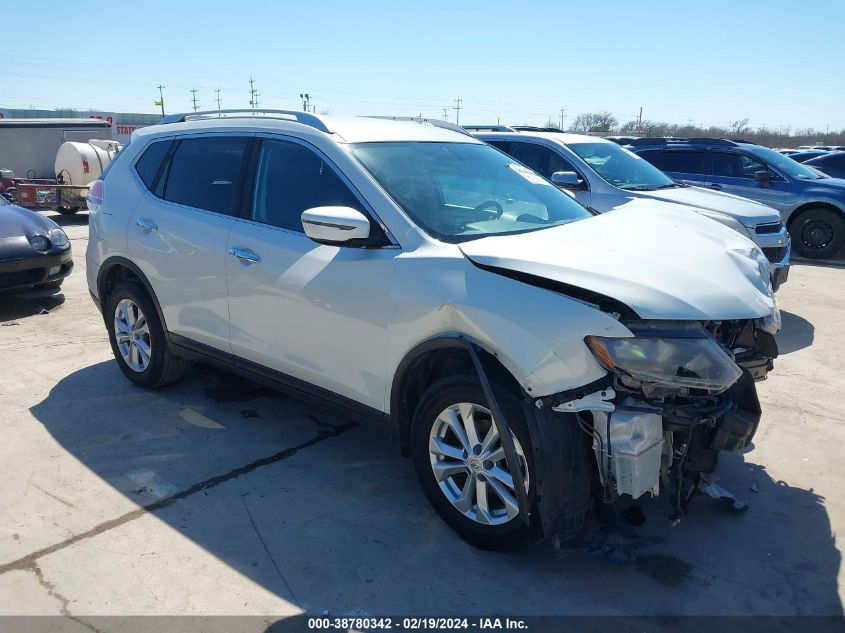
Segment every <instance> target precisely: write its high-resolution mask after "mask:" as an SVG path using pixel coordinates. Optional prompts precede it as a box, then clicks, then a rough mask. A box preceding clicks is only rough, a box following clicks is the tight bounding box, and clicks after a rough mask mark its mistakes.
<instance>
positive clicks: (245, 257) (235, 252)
mask: <svg viewBox="0 0 845 633" xmlns="http://www.w3.org/2000/svg"><path fill="white" fill-rule="evenodd" d="M229 255H231V256H232V257H236V258H237V259H238V260H239V261H240V262H241V263H242V264H245V265H246V266H251V265H252V264H260V263H261V258H260V257H259V256H258V255H256V254H255V253H253V252H252V251H244V250H241V249H239V248H230V249H229Z"/></svg>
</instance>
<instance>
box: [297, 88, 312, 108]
mask: <svg viewBox="0 0 845 633" xmlns="http://www.w3.org/2000/svg"><path fill="white" fill-rule="evenodd" d="M299 98H300V99H302V109H303V111H305V112H310V111H311V107H310V106H311V95H310V94H308V93H307V92H300V93H299Z"/></svg>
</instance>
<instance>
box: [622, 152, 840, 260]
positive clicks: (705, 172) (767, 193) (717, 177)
mask: <svg viewBox="0 0 845 633" xmlns="http://www.w3.org/2000/svg"><path fill="white" fill-rule="evenodd" d="M629 147H630V149H631V150H632V151H634V152H636V153H637V154H639V155H640V156H642V157H643V158H645V159H646V160H648V161H649V162H650V163H652V164H653V165H655V166H657V167H658V168H660V169H662V170H663V171H665V172H666V173H667V174H668V175H669V176H671V177H672V178H674V179H675V180H677V181H680V182H684V183H687V184H691V185H698V186H704V187H707V188H709V189H715V190H717V191H724V192H727V193H733V194H736V195H738V196H743V197H745V198H751V199H752V200H757V201H758V202H762V203H764V204H767V205H769V206H770V207H774V208H775V209H777V210H778V211H780V214H781V217H782V218H783V221H784V222H785V223H786V227H787V229H789V232H790V234H791V235H792V245H793V248H794V249H795V251H796V252H797V253H798V254H799V255H801V256H802V257H809V258H813V259H819V258H821V259H824V258H829V257H833V256H835V255H836V254H837V253H839V251H840V250H841V249H842V246H843V244H845V180H840V179H838V178H827V177H825V176H824V175H822V174H821V173H820V172H818V171H815V170H814V169H811V168H809V167H806V166H805V165H802V164H801V163H798V162H796V161H794V160H792V158H790V157H787V156H784V155H783V154H779V153H778V152H776V151H774V150H772V149H768V148H766V147H762V146H760V145H752V144H749V143H736V142H734V141H727V140H724V139H716V138H691V139H684V140H671V141H669V140H666V139H660V138H643V139H638V140H636V141H634V143H632V144H631V145H630V146H629Z"/></svg>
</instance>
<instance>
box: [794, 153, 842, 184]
mask: <svg viewBox="0 0 845 633" xmlns="http://www.w3.org/2000/svg"><path fill="white" fill-rule="evenodd" d="M804 164H805V165H808V166H810V167H813V168H814V169H817V170H819V171H821V172H823V173H824V174H826V175H828V176H830V177H831V178H845V152H830V153H828V154H825V155H823V156H818V157H816V158H811V159H810V160H808V161H807V162H806V163H804Z"/></svg>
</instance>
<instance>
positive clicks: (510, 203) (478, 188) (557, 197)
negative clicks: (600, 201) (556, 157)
mask: <svg viewBox="0 0 845 633" xmlns="http://www.w3.org/2000/svg"><path fill="white" fill-rule="evenodd" d="M352 153H353V155H354V156H355V158H357V159H358V161H359V162H360V163H361V164H362V165H363V166H364V168H365V169H366V170H367V171H368V172H369V173H370V174H371V175H372V176H373V178H375V179H376V181H378V183H379V184H380V185H381V186H382V187H383V188H384V189H385V191H387V193H388V194H389V195H390V196H391V197H392V198H393V200H395V201H396V203H397V204H398V205H399V206H400V207H402V209H403V210H404V211H405V212H406V213H407V214H408V215H409V216H410V217H411V219H412V220H413V221H414V222H415V223H416V224H417V225H419V226H420V227H421V228H422V229H423V230H424V231H426V232H427V233H428V234H429V235H432V236H434V237H436V238H437V239H440V240H443V241H446V242H451V243H457V242H465V241H468V240H472V239H476V238H479V237H485V236H488V235H505V234H514V233H524V232H526V231H536V230H538V229H544V228H548V227H551V226H558V225H560V224H566V223H568V222H573V221H575V220H581V219H583V218H587V217H590V216H591V213H590V212H589V211H587V210H586V209H585V208H584V207H582V206H581V205H580V204H578V203H577V202H576V201H575V200H573V199H572V198H570V197H569V196H568V195H567V194H565V193H563V192H562V191H560V190H559V189H558V188H557V187H555V186H553V185H552V184H551V183H549V181H547V180H545V179H544V178H542V177H541V176H539V175H537V174H536V173H535V172H533V171H531V170H530V169H528V168H527V167H525V166H524V165H521V164H520V163H517V162H515V161H514V160H513V159H512V158H510V157H509V156H507V155H505V154H503V153H502V152H500V151H498V150H496V149H494V148H492V147H490V146H489V145H480V144H475V143H422V142H391V143H359V144H356V145H353V146H352Z"/></svg>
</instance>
